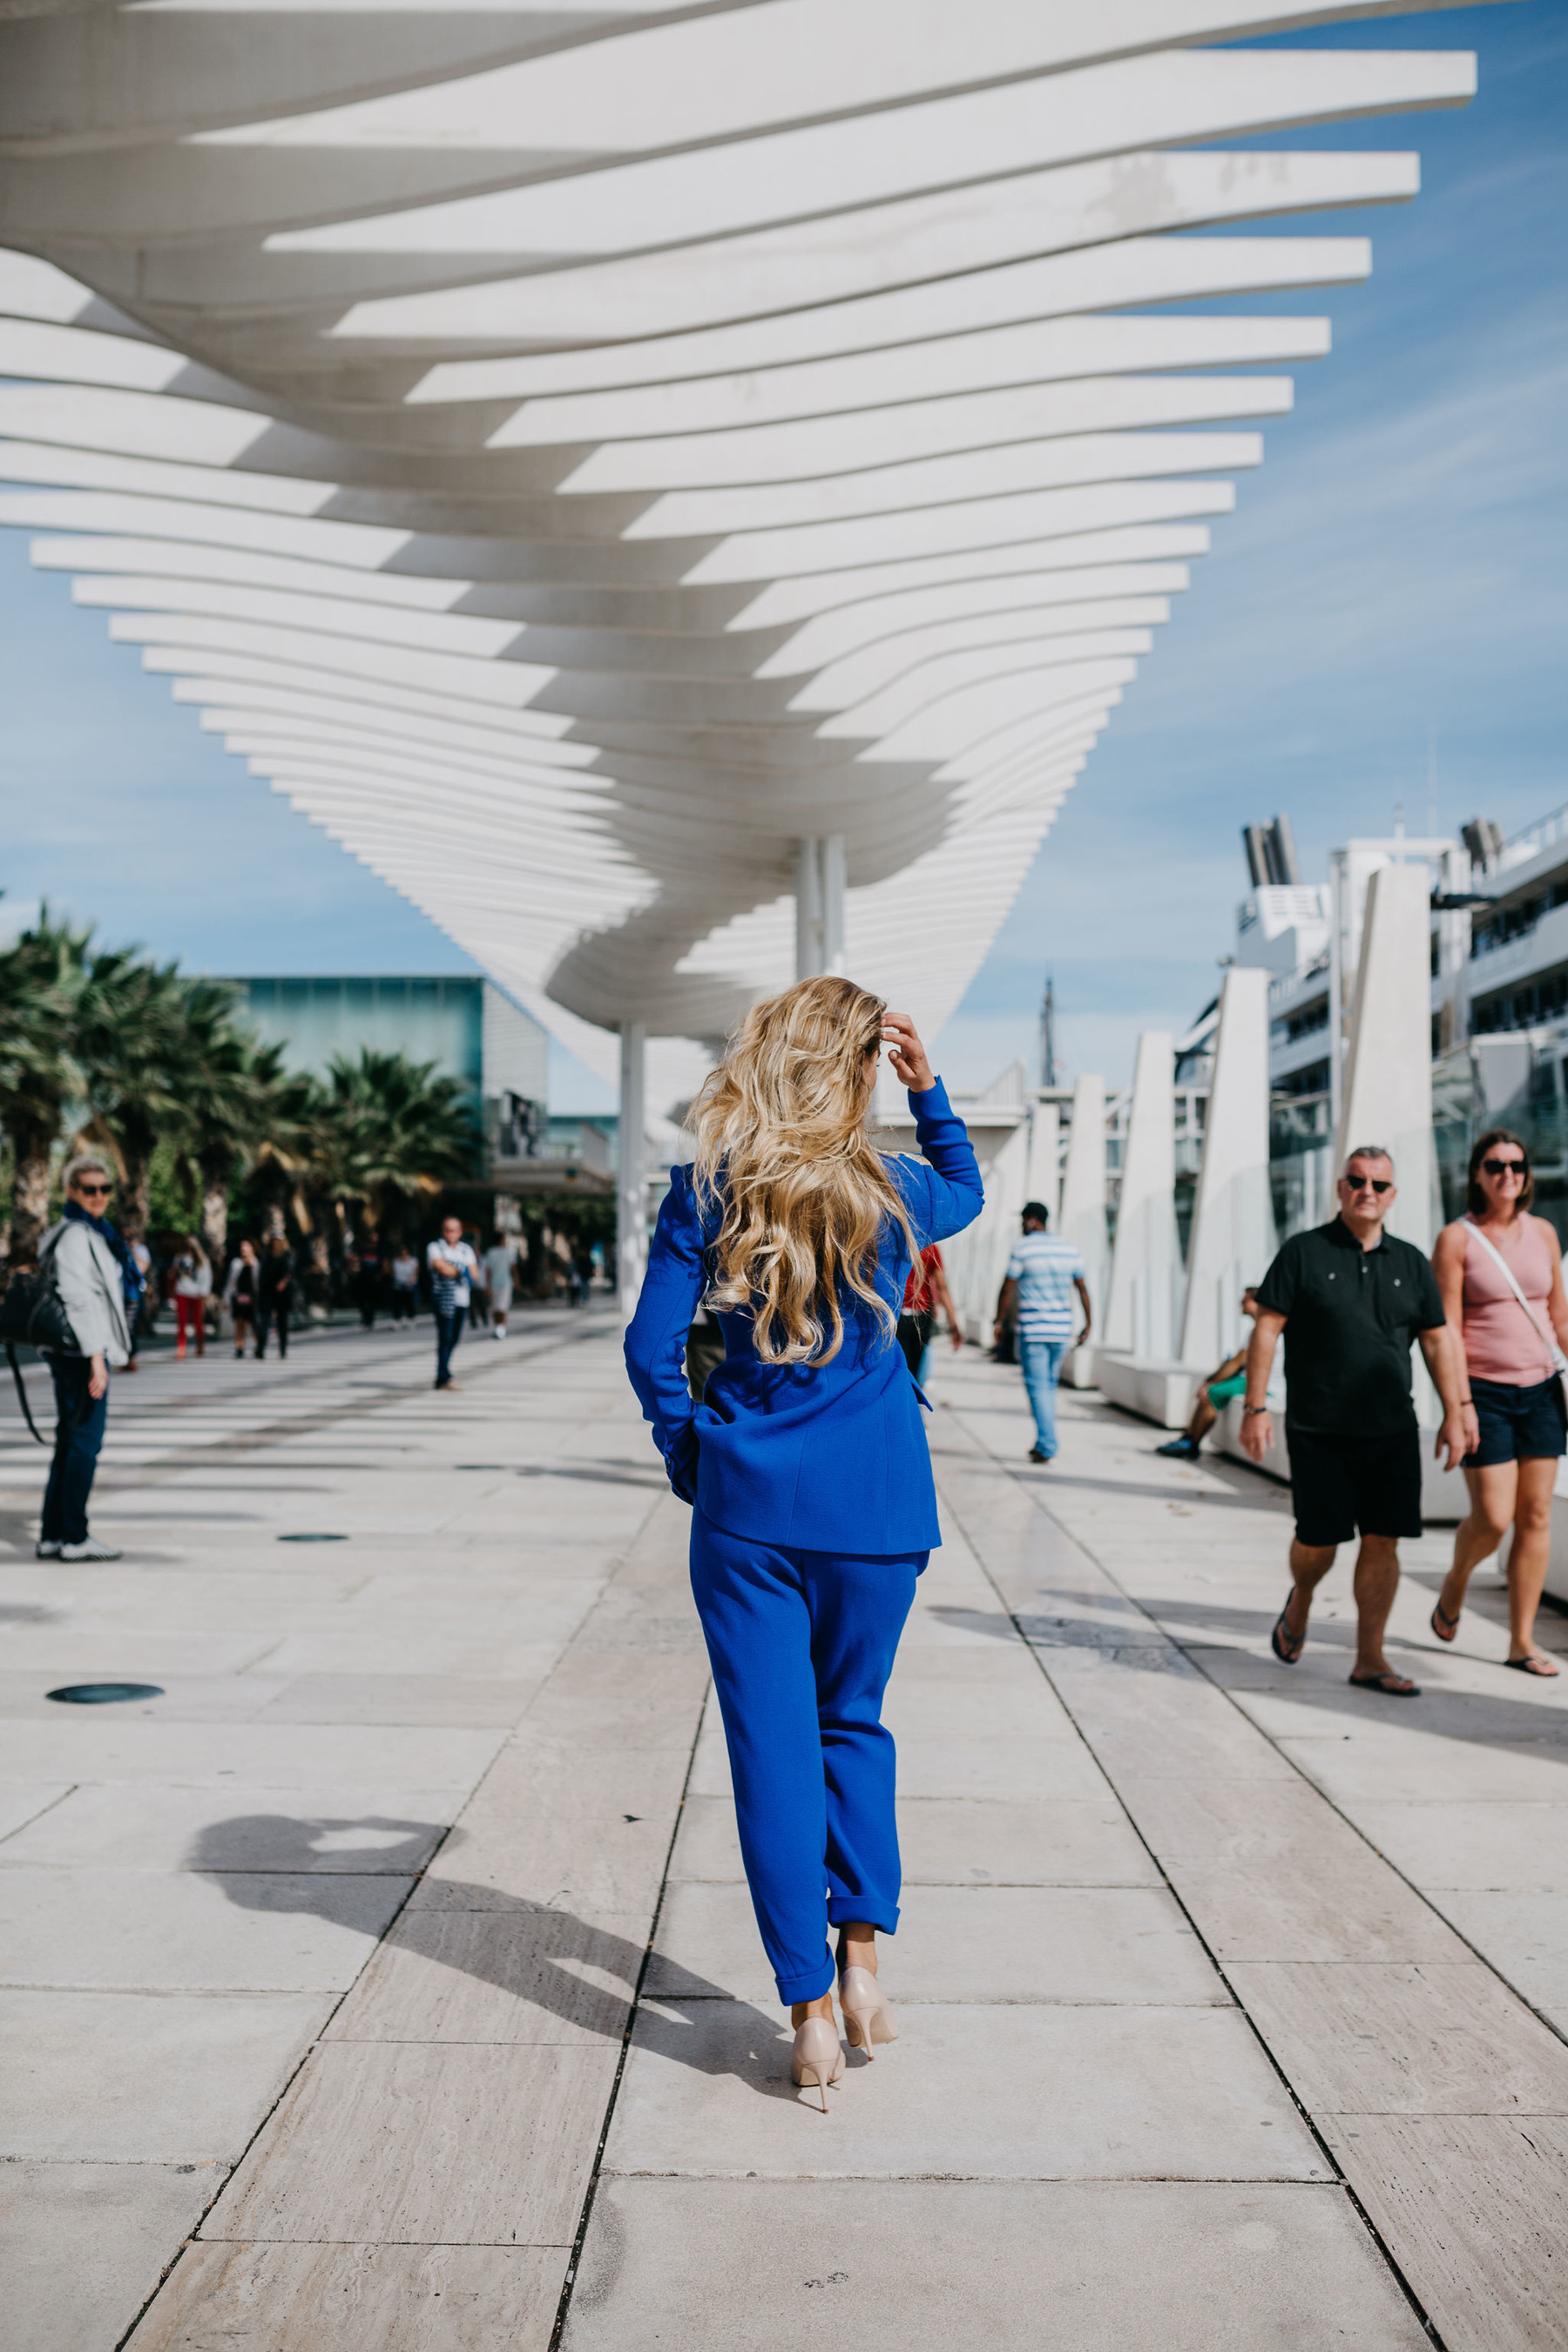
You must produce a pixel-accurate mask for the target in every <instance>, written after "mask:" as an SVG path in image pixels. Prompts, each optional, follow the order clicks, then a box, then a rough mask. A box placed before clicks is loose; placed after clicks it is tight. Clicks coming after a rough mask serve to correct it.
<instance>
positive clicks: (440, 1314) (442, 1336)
mask: <svg viewBox="0 0 1568 2352" xmlns="http://www.w3.org/2000/svg"><path fill="white" fill-rule="evenodd" d="M467 1321H468V1305H467V1302H466V1301H465V1303H464V1304H463V1305H462V1306H461V1307H437V1309H436V1385H437V1388H438V1389H444V1388H445V1387H446V1386H447V1382H448V1381H450V1379H451V1377H452V1350H453V1349H454V1348H456V1346H457V1344H458V1340H459V1339H461V1338H462V1336H463V1326H464V1324H465V1323H466V1322H467Z"/></svg>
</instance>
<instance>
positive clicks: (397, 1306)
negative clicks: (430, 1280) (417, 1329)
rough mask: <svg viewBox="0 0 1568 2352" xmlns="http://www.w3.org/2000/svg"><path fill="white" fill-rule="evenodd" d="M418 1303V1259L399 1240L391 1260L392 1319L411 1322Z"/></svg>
mask: <svg viewBox="0 0 1568 2352" xmlns="http://www.w3.org/2000/svg"><path fill="white" fill-rule="evenodd" d="M418 1305H419V1261H418V1259H417V1258H416V1256H415V1255H414V1252H413V1251H412V1250H411V1249H410V1248H409V1246H408V1244H407V1243H406V1242H399V1243H398V1244H397V1250H396V1253H395V1256H394V1258H393V1261H392V1319H393V1321H394V1322H395V1323H410V1324H411V1323H412V1322H413V1320H414V1317H415V1312H416V1308H417V1307H418Z"/></svg>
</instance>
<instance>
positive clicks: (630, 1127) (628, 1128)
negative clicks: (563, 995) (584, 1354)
mask: <svg viewBox="0 0 1568 2352" xmlns="http://www.w3.org/2000/svg"><path fill="white" fill-rule="evenodd" d="M646 1066H647V1030H646V1029H645V1028H644V1026H643V1024H642V1023H641V1022H640V1021H623V1022H622V1024H621V1116H620V1172H619V1175H618V1177H617V1180H616V1266H617V1272H618V1278H619V1290H620V1302H621V1315H622V1318H623V1319H624V1320H626V1321H627V1322H629V1321H630V1320H631V1318H632V1315H633V1313H634V1312H635V1310H636V1307H637V1297H638V1295H639V1293H640V1292H641V1290H642V1278H643V1273H644V1269H645V1268H646V1266H647V1115H646V1109H647V1107H646V1101H645V1096H646Z"/></svg>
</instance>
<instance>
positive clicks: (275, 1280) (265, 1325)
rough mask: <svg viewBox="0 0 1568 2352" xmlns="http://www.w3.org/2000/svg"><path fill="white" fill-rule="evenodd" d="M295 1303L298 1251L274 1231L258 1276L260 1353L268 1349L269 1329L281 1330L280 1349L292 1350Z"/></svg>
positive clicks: (257, 1323) (258, 1351)
mask: <svg viewBox="0 0 1568 2352" xmlns="http://www.w3.org/2000/svg"><path fill="white" fill-rule="evenodd" d="M293 1305H294V1253H293V1251H292V1250H291V1249H290V1248H289V1244H288V1243H287V1242H286V1241H285V1240H284V1238H283V1236H282V1234H273V1235H272V1236H271V1238H270V1239H269V1240H268V1244H267V1247H266V1248H265V1250H263V1252H262V1254H261V1272H260V1274H259V1276H258V1279H257V1306H256V1354H257V1360H258V1362H259V1360H260V1359H261V1358H262V1357H263V1356H265V1354H266V1353H267V1340H268V1333H269V1332H272V1331H276V1332H277V1334H278V1353H279V1356H286V1355H287V1354H288V1353H289V1315H290V1313H291V1312H292V1310H293Z"/></svg>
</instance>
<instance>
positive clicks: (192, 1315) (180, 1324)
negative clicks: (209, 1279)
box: [174, 1294, 207, 1356]
mask: <svg viewBox="0 0 1568 2352" xmlns="http://www.w3.org/2000/svg"><path fill="white" fill-rule="evenodd" d="M206 1304H207V1302H206V1300H205V1298H182V1297H179V1296H178V1295H177V1294H176V1296H175V1299H174V1334H175V1338H176V1340H177V1342H178V1346H179V1351H180V1353H181V1355H182V1356H183V1355H184V1352H185V1333H186V1332H187V1330H188V1331H192V1332H194V1333H195V1342H196V1353H197V1355H198V1356H205V1354H206V1351H207V1318H206Z"/></svg>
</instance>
